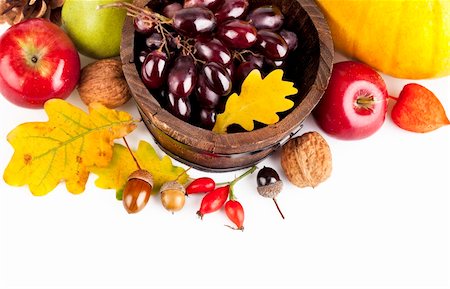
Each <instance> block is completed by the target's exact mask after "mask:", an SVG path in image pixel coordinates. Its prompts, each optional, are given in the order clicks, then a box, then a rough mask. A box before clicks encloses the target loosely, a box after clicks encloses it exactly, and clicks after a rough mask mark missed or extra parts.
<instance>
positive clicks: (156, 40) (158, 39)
mask: <svg viewBox="0 0 450 289" xmlns="http://www.w3.org/2000/svg"><path fill="white" fill-rule="evenodd" d="M162 45H163V37H162V35H161V34H159V33H158V32H155V33H152V34H151V35H150V36H148V37H147V38H145V46H147V47H148V48H149V49H151V50H154V49H158V48H159V47H161V46H162Z"/></svg>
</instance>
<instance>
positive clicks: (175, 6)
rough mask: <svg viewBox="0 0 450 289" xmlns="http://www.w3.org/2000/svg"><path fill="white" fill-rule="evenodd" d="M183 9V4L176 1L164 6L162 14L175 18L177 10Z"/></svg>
mask: <svg viewBox="0 0 450 289" xmlns="http://www.w3.org/2000/svg"><path fill="white" fill-rule="evenodd" d="M181 9H183V6H182V5H181V4H180V3H178V2H174V3H171V4H169V5H167V6H165V7H164V9H163V11H162V14H163V15H164V16H166V17H167V18H173V16H174V15H175V13H176V12H178V11H179V10H181Z"/></svg>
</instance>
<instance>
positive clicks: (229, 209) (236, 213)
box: [225, 200, 244, 231]
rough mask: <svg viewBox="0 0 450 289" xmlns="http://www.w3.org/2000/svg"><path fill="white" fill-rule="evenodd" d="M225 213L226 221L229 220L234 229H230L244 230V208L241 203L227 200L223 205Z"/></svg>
mask: <svg viewBox="0 0 450 289" xmlns="http://www.w3.org/2000/svg"><path fill="white" fill-rule="evenodd" d="M225 213H226V214H227V217H228V219H230V220H231V221H232V222H233V223H234V224H235V225H236V228H233V227H231V228H232V229H236V230H241V231H243V230H244V208H243V207H242V205H241V203H239V202H238V201H236V200H229V201H227V202H226V203H225Z"/></svg>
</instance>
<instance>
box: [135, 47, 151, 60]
mask: <svg viewBox="0 0 450 289" xmlns="http://www.w3.org/2000/svg"><path fill="white" fill-rule="evenodd" d="M149 53H150V50H148V49H143V50H141V51H139V54H138V60H139V63H141V64H142V63H144V60H145V57H147V55H148V54H149Z"/></svg>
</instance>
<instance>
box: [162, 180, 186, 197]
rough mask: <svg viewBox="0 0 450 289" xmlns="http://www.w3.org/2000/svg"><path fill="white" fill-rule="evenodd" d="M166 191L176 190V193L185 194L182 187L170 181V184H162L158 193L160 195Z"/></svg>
mask: <svg viewBox="0 0 450 289" xmlns="http://www.w3.org/2000/svg"><path fill="white" fill-rule="evenodd" d="M167 190H177V191H182V192H183V194H185V193H186V190H185V189H184V187H183V185H182V184H180V183H179V182H177V181H170V182H166V183H164V184H163V185H162V186H161V189H159V192H160V193H162V192H164V191H167Z"/></svg>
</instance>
